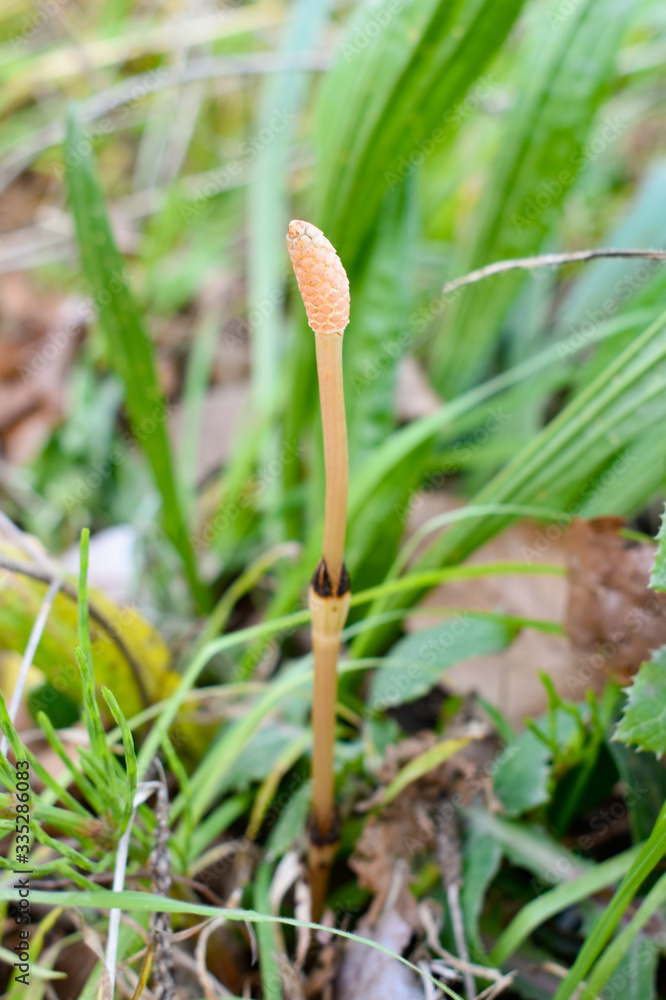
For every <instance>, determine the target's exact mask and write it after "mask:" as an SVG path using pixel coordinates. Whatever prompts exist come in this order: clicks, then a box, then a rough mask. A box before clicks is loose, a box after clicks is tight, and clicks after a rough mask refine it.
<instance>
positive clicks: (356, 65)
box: [317, 0, 522, 275]
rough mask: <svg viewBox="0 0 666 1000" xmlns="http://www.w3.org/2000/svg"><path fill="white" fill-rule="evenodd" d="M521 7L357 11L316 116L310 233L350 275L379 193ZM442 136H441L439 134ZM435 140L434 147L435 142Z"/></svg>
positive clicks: (486, 1)
mask: <svg viewBox="0 0 666 1000" xmlns="http://www.w3.org/2000/svg"><path fill="white" fill-rule="evenodd" d="M521 6H522V0H505V2H504V3H502V4H498V3H496V2H494V0H423V2H421V3H411V4H401V5H399V6H398V5H396V4H392V3H389V2H384V3H382V4H376V3H374V2H371V0H368V2H365V3H363V4H361V5H360V6H359V8H358V9H357V10H356V12H355V14H354V17H353V18H352V19H351V21H350V22H349V25H348V29H347V32H346V35H345V37H344V39H343V42H342V44H341V47H340V50H339V53H338V60H337V63H336V65H335V67H334V68H333V70H332V72H331V73H330V74H329V76H328V78H327V80H326V83H325V87H324V90H323V94H322V100H321V103H320V106H319V108H318V134H319V139H318V149H319V184H318V191H317V201H318V206H319V208H318V212H317V219H318V223H317V224H318V225H321V226H322V228H323V229H324V231H325V232H326V234H327V236H328V237H329V238H330V239H331V241H332V242H333V245H334V246H335V247H336V249H337V250H338V252H339V253H340V256H341V259H342V260H343V262H344V264H345V267H346V268H347V269H348V270H349V271H350V272H351V273H352V275H353V273H355V272H356V270H357V265H359V264H360V262H361V261H362V259H363V252H364V249H365V244H366V240H367V237H368V234H369V233H370V232H371V230H372V229H373V227H374V226H375V224H376V221H377V219H378V217H379V213H380V208H381V204H382V200H383V198H384V195H385V193H386V191H387V190H388V188H389V186H390V185H392V184H393V183H394V181H393V180H392V178H393V177H396V179H397V183H400V180H399V178H400V172H401V167H402V162H403V160H402V159H401V158H403V159H404V158H409V157H410V155H411V154H412V153H413V152H415V151H417V152H418V151H419V150H420V146H419V144H420V143H423V142H424V141H425V140H427V139H431V138H432V137H433V135H434V134H435V130H438V132H437V135H439V134H440V133H445V129H443V128H442V124H443V123H446V114H447V112H448V111H449V110H450V109H452V108H453V107H454V106H455V104H456V102H457V101H459V100H460V99H461V98H462V96H463V95H464V93H465V91H466V90H467V88H468V87H469V86H470V85H471V84H472V83H473V82H474V80H475V79H476V78H477V77H478V76H479V74H480V73H481V72H482V71H483V69H484V67H485V66H486V65H487V63H488V61H489V59H490V58H491V56H492V55H493V54H494V53H495V52H496V51H497V49H498V48H499V47H500V46H501V44H502V42H503V41H504V39H505V38H506V36H507V34H508V32H509V30H510V29H511V26H512V24H513V22H514V20H515V18H516V16H517V14H518V12H519V11H520V9H521ZM444 138H445V135H444ZM439 141H440V142H441V141H443V139H440V140H439Z"/></svg>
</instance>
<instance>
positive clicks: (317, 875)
mask: <svg viewBox="0 0 666 1000" xmlns="http://www.w3.org/2000/svg"><path fill="white" fill-rule="evenodd" d="M287 246H288V248H289V256H290V257H291V262H292V265H293V267H294V272H295V274H296V280H297V282H298V287H299V290H300V293H301V296H302V298H303V304H304V305H305V311H306V313H307V317H308V323H309V324H310V327H311V328H312V330H313V331H314V335H315V346H316V353H317V372H318V376H319V398H320V401H321V420H322V429H323V435H324V462H325V467H326V499H325V505H324V534H323V540H322V556H321V561H320V562H319V564H318V566H317V568H316V570H315V573H314V576H313V578H312V582H311V584H310V592H309V604H310V612H311V618H312V648H313V653H314V691H313V704H312V728H313V752H312V821H311V824H310V854H309V864H310V882H311V888H312V910H313V917H314V919H317V918H318V916H319V915H320V913H321V910H322V908H323V902H324V898H325V895H326V888H327V885H328V877H329V872H330V868H331V865H332V863H333V858H334V857H335V853H336V849H337V841H338V828H337V819H336V814H335V808H334V802H333V785H334V768H333V752H334V745H335V707H336V703H337V663H338V653H339V650H340V636H341V633H342V629H343V626H344V623H345V619H346V617H347V612H348V610H349V602H350V599H351V592H350V589H349V579H348V577H347V571H346V569H345V564H344V545H345V533H346V530H347V492H348V482H349V469H348V457H347V423H346V419H345V401H344V393H343V385H342V335H343V333H344V330H345V327H346V326H347V324H348V322H349V282H348V280H347V275H346V274H345V270H344V268H343V266H342V264H341V262H340V258H339V257H338V255H337V253H336V252H335V250H334V249H333V247H332V246H331V244H330V243H329V241H328V240H327V239H326V237H325V236H324V234H323V233H322V232H320V231H319V230H318V229H317V228H316V227H315V226H313V225H311V224H310V223H309V222H301V221H294V222H291V223H290V224H289V231H288V233H287Z"/></svg>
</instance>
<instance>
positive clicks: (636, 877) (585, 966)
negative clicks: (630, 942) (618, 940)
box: [553, 804, 666, 1000]
mask: <svg viewBox="0 0 666 1000" xmlns="http://www.w3.org/2000/svg"><path fill="white" fill-rule="evenodd" d="M665 853H666V804H665V805H664V806H663V807H662V810H661V812H660V814H659V817H658V819H657V822H656V823H655V825H654V829H653V831H652V833H651V834H650V836H649V838H648V839H647V841H646V842H645V843H644V844H643V845H642V846H641V848H640V850H639V852H638V854H637V855H636V857H635V859H634V861H633V863H632V865H631V868H630V869H629V871H628V872H627V874H626V875H625V876H624V878H623V879H622V882H621V883H620V885H619V886H618V888H617V890H616V892H615V895H614V896H613V898H612V900H611V901H610V903H609V904H608V906H607V907H606V909H605V910H604V912H603V913H602V914H601V916H600V917H599V919H598V920H597V922H596V923H595V925H594V927H593V928H592V929H591V931H590V933H589V934H588V936H587V937H586V939H585V942H584V944H583V947H582V948H581V950H580V951H579V953H578V957H577V958H576V961H575V962H574V964H573V965H572V966H571V968H570V969H569V972H568V973H567V975H566V976H565V978H564V979H563V980H562V982H561V983H560V985H559V986H558V988H557V990H556V992H555V994H554V996H553V1000H569V998H570V997H571V996H572V995H573V993H574V990H576V988H577V987H578V986H579V985H580V983H581V982H582V981H583V980H584V979H585V977H586V976H587V974H588V973H589V971H590V969H591V968H592V965H593V963H594V962H595V961H596V959H597V958H598V957H599V955H600V954H601V951H602V949H603V948H604V946H605V945H606V944H607V943H608V941H609V939H610V937H611V935H612V933H613V931H614V930H615V928H616V927H617V924H618V922H619V921H620V919H621V918H622V915H623V914H624V912H625V910H626V909H627V907H628V905H629V903H630V902H631V900H632V899H633V898H634V896H635V895H636V893H637V892H638V890H639V889H640V887H641V885H642V884H643V882H644V881H645V879H646V878H647V877H648V875H649V874H650V873H651V872H652V871H654V869H655V867H656V866H657V865H658V864H659V862H660V861H661V859H662V858H663V856H664V854H665ZM662 889H663V887H662ZM660 892H661V890H660Z"/></svg>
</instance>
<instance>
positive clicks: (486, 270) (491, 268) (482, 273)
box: [442, 248, 666, 295]
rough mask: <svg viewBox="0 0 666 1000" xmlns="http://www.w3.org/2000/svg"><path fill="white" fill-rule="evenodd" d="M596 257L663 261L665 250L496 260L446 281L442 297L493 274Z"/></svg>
mask: <svg viewBox="0 0 666 1000" xmlns="http://www.w3.org/2000/svg"><path fill="white" fill-rule="evenodd" d="M598 257H616V258H626V257H640V258H643V259H645V260H665V261H666V250H615V249H613V248H610V249H600V250H575V251H573V252H572V253H544V254H540V255H539V256H536V257H514V258H512V259H511V260H498V261H496V262H495V263H494V264H486V266H485V267H480V268H478V270H476V271H470V272H469V273H468V274H463V275H462V277H460V278H454V279H453V281H447V283H446V284H445V285H444V287H443V288H442V295H448V294H450V293H451V292H455V291H457V290H458V289H459V288H464V287H465V285H474V284H476V282H477V281H483V280H484V279H485V278H492V276H493V275H494V274H503V273H504V271H517V270H534V269H536V268H538V267H552V266H554V265H559V264H575V263H576V262H577V261H581V260H596V259H597V258H598Z"/></svg>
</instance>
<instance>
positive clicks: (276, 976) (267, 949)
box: [253, 861, 282, 1000]
mask: <svg viewBox="0 0 666 1000" xmlns="http://www.w3.org/2000/svg"><path fill="white" fill-rule="evenodd" d="M272 874H273V869H272V866H271V865H270V864H268V862H266V861H264V863H263V864H261V865H259V868H258V870H257V874H256V875H255V879H254V894H253V896H254V906H255V909H256V911H257V912H258V913H265V914H267V915H268V914H270V912H271V910H270V904H269V900H268V892H269V889H270V885H271V875H272ZM277 930H278V926H277V924H276V923H274V922H272V921H271V922H268V921H266V922H265V923H263V922H262V923H260V924H257V946H258V951H259V968H260V969H261V989H262V995H263V996H264V997H265V998H266V1000H281V997H282V988H281V984H280V973H279V972H278V967H277V963H276V961H275V956H276V955H277V954H278V952H279V950H280V949H279V947H278V938H277Z"/></svg>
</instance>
